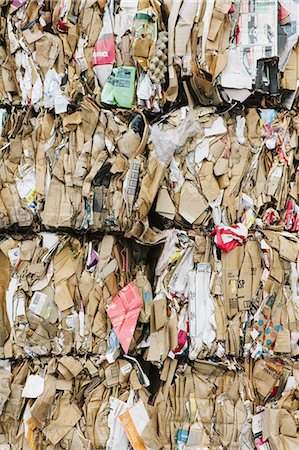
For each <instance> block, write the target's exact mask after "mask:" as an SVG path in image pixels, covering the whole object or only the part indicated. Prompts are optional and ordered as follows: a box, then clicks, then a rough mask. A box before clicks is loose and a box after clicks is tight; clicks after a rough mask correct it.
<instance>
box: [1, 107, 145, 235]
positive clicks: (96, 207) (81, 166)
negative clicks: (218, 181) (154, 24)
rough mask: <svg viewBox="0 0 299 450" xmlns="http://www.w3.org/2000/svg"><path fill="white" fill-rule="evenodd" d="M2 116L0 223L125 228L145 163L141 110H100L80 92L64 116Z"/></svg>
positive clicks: (130, 221) (131, 216)
mask: <svg viewBox="0 0 299 450" xmlns="http://www.w3.org/2000/svg"><path fill="white" fill-rule="evenodd" d="M2 118H4V120H5V125H4V129H3V133H2V141H1V143H2V144H3V146H2V152H1V228H7V227H10V226H12V225H17V226H18V227H24V226H25V227H26V226H30V225H32V224H33V223H36V224H37V225H44V226H45V227H47V228H49V227H53V228H69V229H78V230H82V229H83V230H84V229H92V230H98V229H101V230H102V231H105V230H108V231H109V230H112V231H115V230H117V231H129V230H130V229H131V227H132V225H133V223H134V220H136V216H137V215H138V213H139V211H138V205H137V204H135V200H136V198H137V193H138V191H139V188H140V185H139V178H142V177H143V176H144V175H145V173H146V171H147V164H148V162H147V160H146V157H145V156H146V142H147V138H148V123H147V121H146V119H145V117H144V115H143V113H142V112H138V111H136V112H122V111H115V112H114V113H113V112H110V111H107V110H100V109H99V108H98V106H97V105H96V104H95V103H94V102H92V101H91V100H89V99H88V98H84V99H83V100H82V99H81V101H80V102H79V103H78V105H77V106H76V107H75V108H74V112H73V113H70V114H63V115H62V116H55V115H53V114H51V113H48V112H46V111H45V110H43V111H41V112H40V113H39V114H38V115H36V114H34V112H33V111H29V112H27V113H26V112H25V111H22V112H16V113H12V114H11V115H9V116H7V115H6V114H5V113H3V117H2Z"/></svg>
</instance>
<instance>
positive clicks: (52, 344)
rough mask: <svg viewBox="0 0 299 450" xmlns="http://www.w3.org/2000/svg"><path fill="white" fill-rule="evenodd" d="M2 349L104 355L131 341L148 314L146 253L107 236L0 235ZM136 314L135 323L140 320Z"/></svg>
mask: <svg viewBox="0 0 299 450" xmlns="http://www.w3.org/2000/svg"><path fill="white" fill-rule="evenodd" d="M0 247H1V253H0V256H1V298H2V307H1V324H2V326H1V354H2V357H5V358H18V357H22V358H23V357H30V358H37V357H41V356H44V355H47V356H50V355H66V354H70V353H73V352H74V353H75V354H79V355H86V354H96V355H101V358H102V359H103V360H106V359H107V360H109V361H110V362H112V361H113V360H114V359H115V358H117V356H118V355H119V353H120V349H121V346H122V348H124V350H125V351H126V352H127V351H128V350H129V347H130V345H131V346H132V347H135V346H136V341H138V340H140V337H141V335H142V333H143V327H144V326H146V324H147V322H148V321H149V309H150V304H151V300H152V288H151V284H150V282H149V280H148V278H147V277H148V276H149V275H150V271H149V267H148V261H147V258H146V256H147V252H146V251H144V252H143V253H144V254H143V255H142V254H141V253H140V252H139V251H137V250H136V249H135V250H134V248H133V247H132V245H129V244H128V242H126V241H123V240H121V239H120V240H119V239H116V238H115V237H113V236H111V235H110V236H109V235H106V236H104V237H103V238H102V239H94V240H89V241H87V240H86V239H84V238H75V237H70V236H68V235H56V234H53V233H47V232H45V233H40V234H38V235H31V236H27V237H23V238H21V237H20V236H16V237H11V236H2V239H1V242H0ZM137 319H138V324H137Z"/></svg>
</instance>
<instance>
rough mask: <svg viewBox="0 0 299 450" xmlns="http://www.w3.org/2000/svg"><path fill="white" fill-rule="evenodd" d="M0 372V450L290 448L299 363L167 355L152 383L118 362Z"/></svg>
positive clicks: (6, 365) (55, 361)
mask: <svg viewBox="0 0 299 450" xmlns="http://www.w3.org/2000/svg"><path fill="white" fill-rule="evenodd" d="M141 364H142V366H143V367H142V366H141ZM66 367H67V368H68V370H66ZM175 370H176V372H175ZM0 371H1V387H0V389H1V416H0V445H1V448H2V449H9V448H12V449H14V450H27V449H28V450H29V449H38V448H46V449H47V450H58V449H61V448H63V449H69V450H79V449H105V448H106V449H111V450H118V449H119V450H120V449H129V448H133V449H153V450H160V449H166V450H168V449H169V450H170V449H174V448H177V449H181V448H184V449H186V450H195V449H199V448H207V449H213V450H216V449H219V448H221V447H222V448H225V449H229V450H233V449H236V448H238V449H241V450H245V449H248V448H251V449H254V447H255V445H256V448H257V449H259V448H262V446H264V447H265V448H267V449H269V448H271V449H272V448H275V449H278V450H285V449H291V450H295V449H296V448H298V442H299V441H298V439H299V438H298V433H297V427H298V382H299V380H298V364H297V363H296V364H292V363H290V362H288V361H285V362H283V363H282V362H281V361H275V360H259V361H258V362H256V363H255V364H254V367H252V368H249V367H247V370H246V371H244V367H241V366H238V364H237V363H234V364H233V363H231V366H230V367H227V366H226V365H223V364H219V363H215V362H208V361H204V360H201V361H200V360H199V361H197V362H195V363H194V364H192V365H185V364H180V363H177V360H172V361H170V362H169V361H168V364H167V365H165V367H164V369H163V371H162V373H161V374H160V377H161V382H160V384H159V383H156V384H155V383H154V381H153V380H154V377H153V372H151V371H150V370H149V367H147V368H146V367H144V361H140V362H138V361H137V360H132V359H131V360H128V359H123V358H121V359H119V360H118V361H117V363H114V364H110V365H108V364H107V363H100V359H99V358H98V357H96V356H93V357H90V358H88V359H85V358H78V357H76V358H74V357H72V356H68V357H67V356H65V357H62V358H59V357H52V358H46V357H41V358H39V359H35V360H34V361H31V362H30V361H23V362H16V361H15V362H12V363H11V362H9V361H2V362H1V368H0ZM147 374H148V375H150V374H151V375H152V377H151V385H150V386H149V380H148V376H147Z"/></svg>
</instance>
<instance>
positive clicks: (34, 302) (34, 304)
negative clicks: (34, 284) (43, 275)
mask: <svg viewBox="0 0 299 450" xmlns="http://www.w3.org/2000/svg"><path fill="white" fill-rule="evenodd" d="M46 300H47V296H46V295H45V294H43V293H42V292H35V293H34V295H33V297H32V299H31V302H30V305H29V309H30V311H32V312H33V314H36V315H37V316H40V315H41V312H42V309H43V307H44V305H45V302H46Z"/></svg>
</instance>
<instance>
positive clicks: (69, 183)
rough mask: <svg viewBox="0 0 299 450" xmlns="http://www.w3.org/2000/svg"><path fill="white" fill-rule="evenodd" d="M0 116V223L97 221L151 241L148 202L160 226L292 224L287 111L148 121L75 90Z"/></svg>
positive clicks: (291, 139) (292, 164)
mask: <svg viewBox="0 0 299 450" xmlns="http://www.w3.org/2000/svg"><path fill="white" fill-rule="evenodd" d="M2 119H3V122H4V125H3V130H2V140H1V148H2V151H1V155H0V162H1V166H0V170H1V191H0V213H1V215H0V218H1V228H9V227H11V226H13V225H15V226H18V227H26V226H30V225H32V224H35V226H39V227H40V226H43V227H46V228H62V229H77V230H98V229H100V230H101V231H122V232H125V233H127V235H128V237H130V236H134V237H136V238H138V239H139V240H140V241H143V242H156V241H157V239H158V237H157V236H156V235H155V233H153V230H152V228H153V227H154V226H155V225H159V224H158V222H157V220H156V221H155V220H152V216H153V212H154V211H156V212H157V213H158V214H159V215H160V216H161V217H162V218H163V220H164V223H163V227H164V226H166V225H167V224H168V222H171V223H173V222H174V223H176V224H179V225H181V226H184V227H186V228H189V227H192V228H195V229H205V228H207V227H208V229H212V228H213V227H215V226H219V225H220V224H225V225H230V226H232V225H235V224H237V223H242V224H244V225H245V226H246V227H247V228H249V227H251V226H252V225H253V223H255V221H256V222H257V223H259V224H260V225H261V226H271V227H273V226H275V227H276V228H277V229H279V230H283V229H285V230H287V231H292V232H293V231H294V232H295V231H298V229H299V210H298V208H299V207H298V196H299V185H298V179H299V178H298V150H297V145H298V129H299V128H298V123H297V122H298V121H297V117H296V115H295V113H294V112H289V113H287V114H285V113H282V112H278V111H276V110H259V111H256V110H253V109H249V110H246V111H244V112H242V111H241V112H240V114H236V113H226V114H224V115H219V114H217V112H216V110H215V108H214V107H212V108H209V107H198V108H195V109H189V108H181V109H178V110H176V111H174V112H172V113H170V114H169V115H168V116H167V117H165V118H163V119H162V120H161V121H160V122H159V123H156V124H153V125H149V124H148V122H147V119H146V117H145V116H144V114H143V113H142V112H141V111H130V112H129V111H128V112H126V111H123V110H115V111H113V112H112V111H108V110H105V109H101V108H99V107H98V106H97V105H96V103H95V102H93V101H91V100H89V99H88V98H84V99H83V100H82V99H81V100H80V101H78V104H77V105H76V106H74V112H72V113H71V112H70V113H69V114H66V113H64V114H61V115H57V116H55V115H53V114H52V113H50V112H46V111H45V110H42V111H41V112H40V113H38V114H35V113H34V112H33V111H29V112H27V113H26V112H24V111H23V112H15V113H11V114H10V115H8V114H6V113H5V112H4V110H3V113H2ZM182 121H183V122H182ZM149 219H150V220H149Z"/></svg>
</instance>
